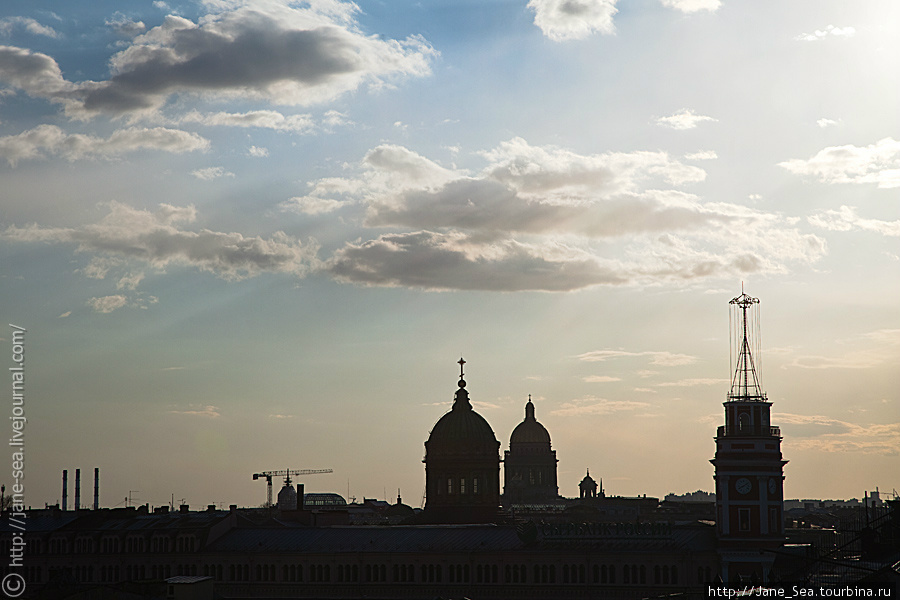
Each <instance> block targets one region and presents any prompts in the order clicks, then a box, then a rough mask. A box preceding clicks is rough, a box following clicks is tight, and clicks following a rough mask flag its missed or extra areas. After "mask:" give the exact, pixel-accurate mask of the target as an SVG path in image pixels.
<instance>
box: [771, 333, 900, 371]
mask: <svg viewBox="0 0 900 600" xmlns="http://www.w3.org/2000/svg"><path fill="white" fill-rule="evenodd" d="M832 348H835V349H837V348H842V349H844V352H843V353H842V354H839V355H836V354H831V355H828V356H825V355H808V354H807V355H798V356H794V357H793V358H792V360H791V361H790V362H787V363H786V364H784V365H783V367H782V368H786V369H787V368H798V369H812V370H824V369H828V370H835V369H850V370H858V369H873V368H876V367H879V366H881V365H885V364H896V363H898V362H900V329H879V330H876V331H872V332H869V333H866V334H863V335H861V336H857V337H856V338H851V339H848V340H841V341H840V342H839V343H836V344H834V345H833V346H832Z"/></svg>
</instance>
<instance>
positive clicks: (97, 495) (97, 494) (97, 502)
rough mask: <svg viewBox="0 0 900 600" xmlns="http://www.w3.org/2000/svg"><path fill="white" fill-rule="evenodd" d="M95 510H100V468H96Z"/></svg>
mask: <svg viewBox="0 0 900 600" xmlns="http://www.w3.org/2000/svg"><path fill="white" fill-rule="evenodd" d="M94 510H100V467H94Z"/></svg>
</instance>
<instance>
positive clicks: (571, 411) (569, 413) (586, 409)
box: [550, 398, 651, 417]
mask: <svg viewBox="0 0 900 600" xmlns="http://www.w3.org/2000/svg"><path fill="white" fill-rule="evenodd" d="M648 406H651V404H649V403H648V402H636V401H634V400H607V399H605V398H582V399H579V400H573V401H572V402H563V403H562V404H560V407H559V408H557V409H556V410H551V411H550V414H551V415H554V416H559V417H577V416H582V415H608V414H612V413H615V412H621V411H627V410H638V409H641V408H647V407H648Z"/></svg>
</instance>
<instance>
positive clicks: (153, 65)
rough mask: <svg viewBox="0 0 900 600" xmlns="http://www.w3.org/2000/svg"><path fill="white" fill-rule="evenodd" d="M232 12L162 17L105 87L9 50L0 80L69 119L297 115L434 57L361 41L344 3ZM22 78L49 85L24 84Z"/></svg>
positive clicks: (422, 67)
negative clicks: (245, 110)
mask: <svg viewBox="0 0 900 600" xmlns="http://www.w3.org/2000/svg"><path fill="white" fill-rule="evenodd" d="M226 4H227V5H226ZM235 4H236V3H219V4H218V5H213V4H211V3H209V4H207V6H210V7H212V6H218V7H223V10H221V11H219V12H213V13H211V14H208V15H206V16H204V17H202V18H200V19H199V21H198V22H196V23H195V22H193V21H191V20H189V19H186V18H183V17H180V16H176V15H169V16H167V17H166V18H165V19H164V21H163V22H162V24H161V25H159V26H157V27H154V28H152V29H150V30H149V31H147V32H146V33H144V34H142V35H139V36H137V37H135V38H134V39H133V40H131V42H130V44H129V45H128V46H127V47H126V48H125V49H123V50H122V51H120V52H118V53H117V54H115V55H114V56H113V57H112V58H111V59H110V64H109V66H110V71H111V73H112V75H111V77H110V78H109V79H107V80H105V81H85V82H80V83H77V84H75V83H69V82H65V81H64V80H63V79H62V77H61V75H59V66H58V65H57V64H56V62H55V61H54V60H53V59H51V58H50V57H47V56H46V55H39V56H40V60H38V61H32V63H28V62H27V61H26V58H28V56H27V54H28V52H27V51H24V50H20V49H13V53H15V52H18V53H19V56H18V58H16V57H15V56H14V57H13V59H15V63H14V65H13V67H14V69H12V70H11V68H10V67H9V65H4V62H3V60H2V57H0V81H5V82H6V83H8V84H10V85H13V86H14V87H18V88H20V89H22V90H24V91H25V92H26V93H28V94H30V95H33V96H39V97H44V98H48V99H50V100H52V101H55V102H59V103H62V104H63V105H64V106H65V109H66V112H67V114H69V115H70V116H72V117H76V118H90V117H92V116H94V115H97V114H100V113H103V114H107V115H112V116H116V115H139V114H141V113H151V112H154V111H156V110H158V109H160V108H161V107H163V106H164V105H165V104H166V102H167V101H168V100H169V99H170V98H171V97H173V96H175V95H179V94H191V95H204V96H207V97H219V98H235V97H237V98H243V99H257V100H265V101H268V102H270V103H272V104H278V105H288V106H297V105H312V104H320V103H323V102H328V101H330V100H333V99H335V98H337V97H338V96H341V95H343V94H345V93H348V92H351V91H354V90H357V89H360V88H362V87H368V88H371V89H379V88H383V87H386V86H388V85H390V84H391V82H392V81H393V80H395V79H397V78H399V77H422V76H425V75H428V74H429V73H430V62H431V60H432V59H433V57H434V56H435V55H436V54H437V53H436V52H435V51H434V49H433V48H432V47H431V46H430V45H429V44H428V42H426V41H425V40H424V39H422V38H421V37H417V36H412V37H409V38H407V39H405V40H402V41H398V40H391V39H383V38H380V37H376V36H369V35H366V34H364V33H363V32H361V31H360V30H359V29H358V27H357V24H356V21H355V19H354V17H355V14H356V13H357V12H358V11H359V8H358V7H357V6H356V5H355V4H352V3H342V2H314V3H312V4H311V5H310V6H307V7H303V8H295V7H291V6H288V5H287V4H282V3H276V2H273V3H266V4H256V5H254V4H252V3H249V2H248V3H246V4H242V3H241V5H238V6H235ZM33 57H34V55H33V56H32V58H33ZM4 67H7V68H4ZM11 72H12V76H10V73H11ZM22 72H26V73H32V74H36V73H44V74H52V75H53V78H52V81H48V82H45V84H44V85H25V84H28V83H29V80H28V79H27V78H26V79H23V77H24V75H23V74H22ZM17 73H18V74H17ZM30 77H34V75H31V76H30ZM49 83H53V85H49Z"/></svg>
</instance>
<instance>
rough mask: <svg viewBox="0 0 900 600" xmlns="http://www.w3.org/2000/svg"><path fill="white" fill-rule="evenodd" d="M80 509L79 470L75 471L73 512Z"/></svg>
mask: <svg viewBox="0 0 900 600" xmlns="http://www.w3.org/2000/svg"><path fill="white" fill-rule="evenodd" d="M79 508H81V469H75V510H78V509H79Z"/></svg>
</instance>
